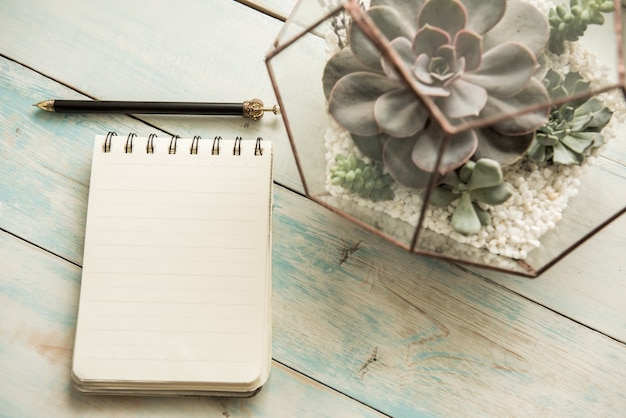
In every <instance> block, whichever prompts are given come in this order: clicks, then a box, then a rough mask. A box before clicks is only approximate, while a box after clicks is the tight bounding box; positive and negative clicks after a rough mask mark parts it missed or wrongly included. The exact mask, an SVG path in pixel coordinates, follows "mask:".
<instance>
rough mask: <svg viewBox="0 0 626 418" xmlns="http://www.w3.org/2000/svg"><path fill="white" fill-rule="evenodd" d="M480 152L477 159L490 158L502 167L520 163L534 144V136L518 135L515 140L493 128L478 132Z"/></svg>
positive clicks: (531, 134) (476, 156) (477, 153)
mask: <svg viewBox="0 0 626 418" xmlns="http://www.w3.org/2000/svg"><path fill="white" fill-rule="evenodd" d="M476 134H477V137H478V151H477V152H476V155H475V158H490V159H492V160H496V161H498V163H500V165H501V166H503V167H504V166H507V165H511V164H513V163H514V162H516V161H518V160H519V159H520V158H521V157H522V156H523V155H524V154H525V153H526V151H527V150H528V148H529V147H530V145H531V144H532V142H533V138H534V136H535V135H534V134H533V133H530V134H526V135H518V136H515V137H513V138H511V137H509V136H507V135H503V134H501V133H500V132H497V131H495V130H494V129H491V128H483V129H478V130H476Z"/></svg>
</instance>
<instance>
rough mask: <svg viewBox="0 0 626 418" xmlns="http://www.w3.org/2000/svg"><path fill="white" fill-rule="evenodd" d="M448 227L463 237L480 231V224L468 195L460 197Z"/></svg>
mask: <svg viewBox="0 0 626 418" xmlns="http://www.w3.org/2000/svg"><path fill="white" fill-rule="evenodd" d="M450 225H451V226H452V228H454V230H455V231H457V232H458V233H460V234H463V235H472V234H476V233H478V231H480V228H481V226H482V223H481V222H480V218H479V217H478V214H477V213H476V210H475V209H474V205H473V204H472V199H471V197H470V195H469V193H463V194H462V195H461V201H460V202H459V205H458V206H457V207H456V209H455V211H454V213H453V214H452V220H451V222H450Z"/></svg>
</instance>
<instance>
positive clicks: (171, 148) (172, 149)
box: [167, 135, 180, 154]
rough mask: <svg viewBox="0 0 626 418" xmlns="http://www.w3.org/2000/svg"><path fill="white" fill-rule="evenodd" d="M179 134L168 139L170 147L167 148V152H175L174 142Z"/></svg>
mask: <svg viewBox="0 0 626 418" xmlns="http://www.w3.org/2000/svg"><path fill="white" fill-rule="evenodd" d="M178 138H180V136H179V135H172V139H171V140H170V147H169V149H168V150H167V153H168V154H176V143H177V142H178Z"/></svg>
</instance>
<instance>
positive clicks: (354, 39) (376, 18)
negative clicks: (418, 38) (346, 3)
mask: <svg viewBox="0 0 626 418" xmlns="http://www.w3.org/2000/svg"><path fill="white" fill-rule="evenodd" d="M368 15H369V17H370V18H371V19H372V20H373V22H374V24H375V25H376V27H377V28H378V29H379V30H380V31H381V33H382V34H383V36H385V38H387V39H388V40H389V41H392V40H394V39H395V38H397V37H404V38H409V37H411V36H412V35H413V34H412V33H411V32H412V29H411V27H410V26H407V24H406V23H405V22H404V19H402V17H401V16H400V13H398V11H397V10H395V9H394V8H392V7H387V6H379V7H372V8H370V9H369V10H368ZM350 48H351V49H352V52H354V55H355V57H356V58H357V59H358V60H359V61H361V62H362V63H363V64H364V65H365V66H367V67H369V68H372V69H375V70H380V69H381V67H380V51H379V50H378V49H377V48H376V46H374V44H373V43H372V41H370V39H369V38H368V37H367V35H365V34H364V33H363V31H362V30H361V28H359V26H358V25H352V29H351V31H350Z"/></svg>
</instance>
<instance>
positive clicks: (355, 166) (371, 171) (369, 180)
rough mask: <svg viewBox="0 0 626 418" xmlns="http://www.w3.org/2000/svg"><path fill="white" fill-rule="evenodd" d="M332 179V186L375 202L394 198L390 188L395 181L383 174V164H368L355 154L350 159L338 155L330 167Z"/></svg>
mask: <svg viewBox="0 0 626 418" xmlns="http://www.w3.org/2000/svg"><path fill="white" fill-rule="evenodd" d="M330 178H331V182H332V184H334V185H336V186H342V187H343V188H344V189H346V190H348V191H350V192H352V193H357V194H358V195H359V196H361V197H364V198H367V199H370V200H372V201H374V202H377V201H380V200H391V199H393V197H394V193H393V190H391V188H390V185H391V184H392V183H393V179H392V178H391V176H389V174H386V173H383V166H382V164H380V163H378V162H373V163H371V164H368V163H366V162H365V161H363V160H360V159H358V158H357V157H356V155H354V154H351V155H350V156H349V157H346V156H345V155H342V154H338V155H337V156H336V157H335V165H333V166H332V167H330Z"/></svg>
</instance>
